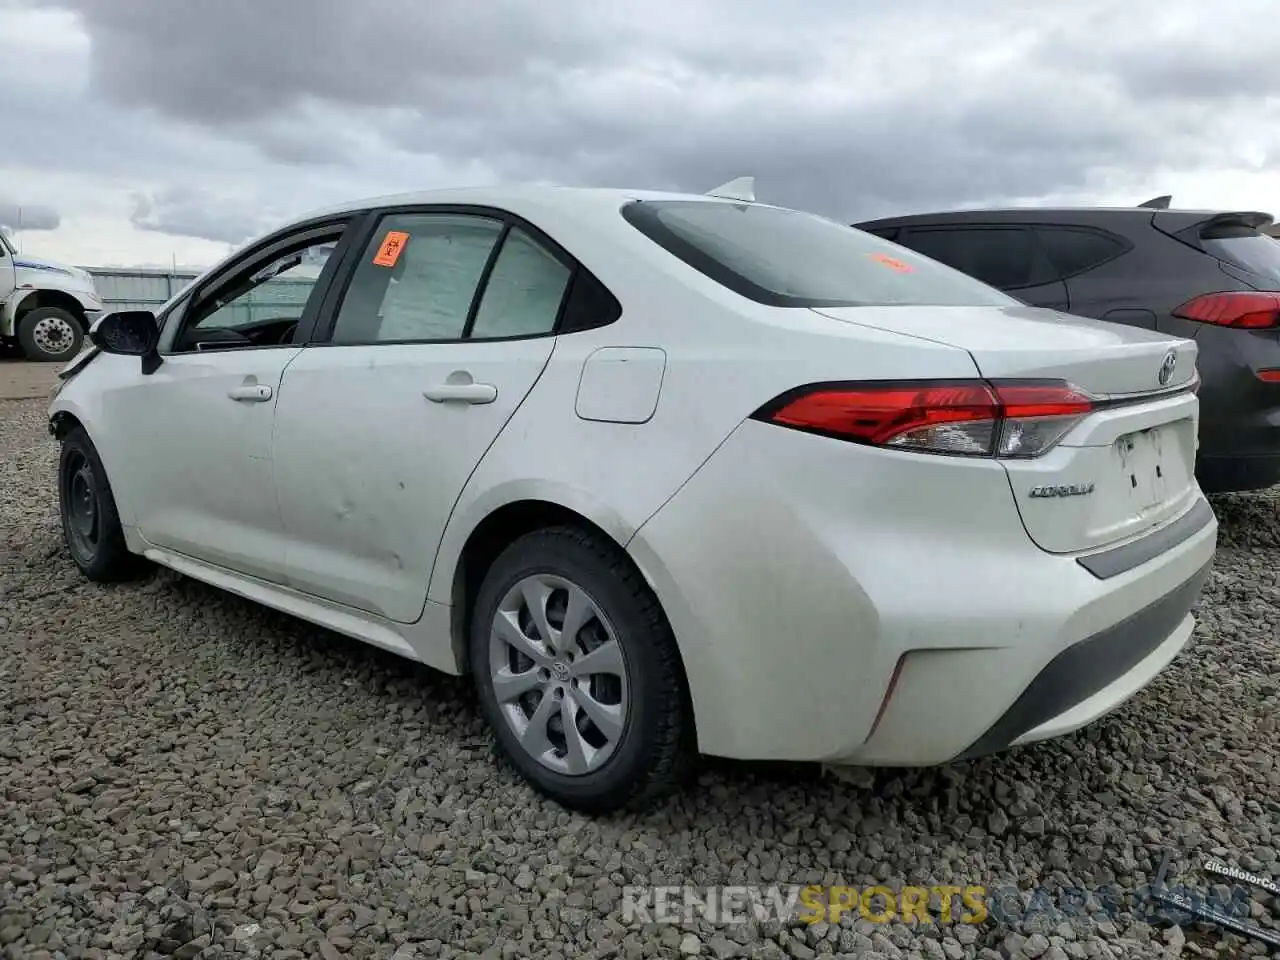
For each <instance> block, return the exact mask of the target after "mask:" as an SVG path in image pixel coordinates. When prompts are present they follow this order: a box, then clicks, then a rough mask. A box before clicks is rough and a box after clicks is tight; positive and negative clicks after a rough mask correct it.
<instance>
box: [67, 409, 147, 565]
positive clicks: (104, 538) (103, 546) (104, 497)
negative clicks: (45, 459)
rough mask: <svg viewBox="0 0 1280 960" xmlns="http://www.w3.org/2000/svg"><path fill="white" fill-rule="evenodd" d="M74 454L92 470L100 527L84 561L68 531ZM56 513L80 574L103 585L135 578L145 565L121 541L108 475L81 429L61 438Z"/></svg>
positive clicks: (76, 429) (74, 429) (118, 521)
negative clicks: (71, 467)
mask: <svg viewBox="0 0 1280 960" xmlns="http://www.w3.org/2000/svg"><path fill="white" fill-rule="evenodd" d="M76 454H78V455H79V456H82V457H83V458H84V459H85V460H86V461H88V463H89V466H90V468H91V469H92V470H93V494H94V497H95V498H96V501H97V503H96V507H97V511H98V524H99V535H98V544H97V550H95V551H94V555H93V556H92V557H91V558H89V559H87V560H86V559H85V558H83V557H81V556H79V554H78V553H77V552H76V550H75V548H74V547H73V546H72V534H71V529H70V524H71V514H70V511H69V504H68V495H69V485H70V477H69V476H68V469H67V468H68V461H69V460H70V459H71V457H72V456H73V455H76ZM58 514H59V519H60V520H61V523H62V536H63V539H64V541H65V543H66V546H67V552H68V553H69V554H70V555H71V559H72V561H73V562H74V563H75V565H76V567H77V568H79V570H80V572H81V573H83V574H84V575H85V576H86V577H88V578H89V579H90V580H95V581H104V582H105V581H113V580H121V579H125V578H128V577H131V576H134V575H136V574H137V573H138V572H139V571H140V570H141V569H142V568H143V567H144V566H145V565H144V563H143V561H142V558H140V557H138V556H136V555H135V554H133V553H130V552H129V548H128V546H127V545H126V543H125V539H124V529H123V527H122V526H121V524H120V514H119V513H118V511H117V510H116V501H115V496H114V495H113V494H112V492H111V484H110V483H109V482H108V480H107V472H106V470H105V469H104V468H103V466H102V459H101V458H100V457H99V456H98V451H97V448H95V447H94V445H93V442H92V441H91V440H90V439H89V436H88V434H86V433H85V432H84V429H83V428H82V427H75V428H73V429H72V430H71V432H70V433H68V434H67V435H66V436H65V437H64V438H63V440H62V446H61V450H60V451H59V453H58Z"/></svg>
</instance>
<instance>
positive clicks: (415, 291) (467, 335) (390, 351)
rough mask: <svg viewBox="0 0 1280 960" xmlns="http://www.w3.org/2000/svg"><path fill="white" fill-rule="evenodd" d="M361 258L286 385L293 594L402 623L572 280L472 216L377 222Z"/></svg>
mask: <svg viewBox="0 0 1280 960" xmlns="http://www.w3.org/2000/svg"><path fill="white" fill-rule="evenodd" d="M362 248H363V249H362V250H361V252H360V254H359V256H358V258H357V259H356V260H355V261H354V262H353V263H352V265H351V272H350V275H349V280H348V282H347V284H346V288H345V292H343V293H341V295H340V298H339V297H337V296H335V297H334V298H331V302H328V303H326V307H325V312H326V314H327V315H328V320H327V324H328V326H329V327H330V330H329V331H328V332H326V333H324V334H323V335H322V336H321V337H320V338H319V341H318V342H317V343H315V344H314V345H312V346H311V347H310V348H308V349H306V350H304V351H303V352H302V354H301V355H300V356H299V357H298V358H297V359H296V360H295V361H294V362H293V363H292V364H290V366H289V368H288V370H287V371H286V373H285V377H284V382H283V384H282V389H281V395H280V401H279V404H278V406H277V413H276V423H275V447H274V456H275V468H276V478H277V481H278V484H279V490H280V509H281V513H282V516H283V522H284V528H285V531H286V537H287V541H288V546H287V551H286V554H287V555H286V564H287V567H288V578H289V583H290V585H291V586H293V587H294V588H295V589H298V590H301V591H303V592H305V593H308V594H311V595H313V596H318V597H323V598H325V599H327V600H331V601H334V602H337V603H342V604H345V605H347V606H351V607H355V608H358V609H361V610H365V611H368V612H370V613H374V614H377V615H379V616H383V617H386V618H388V619H390V620H394V621H398V622H401V623H411V622H414V621H416V620H417V619H418V618H419V617H420V616H421V614H422V610H423V608H424V606H425V603H426V594H427V586H428V583H429V582H430V579H431V571H432V567H433V565H434V563H435V555H436V550H437V548H438V547H439V544H440V539H441V537H442V536H443V533H444V528H445V525H446V524H447V522H448V519H449V516H450V514H451V512H452V510H453V507H454V504H455V503H456V502H457V499H458V497H459V496H460V494H461V492H462V489H463V487H464V485H465V484H466V482H467V479H468V478H469V477H470V475H471V473H472V471H473V470H474V469H475V468H476V466H477V465H478V464H479V462H480V459H481V458H482V457H483V456H484V455H485V452H486V451H487V450H488V449H489V447H490V445H491V444H492V443H493V441H494V440H495V439H496V438H497V436H498V434H499V433H500V432H501V430H502V429H503V427H504V426H505V425H506V423H507V421H508V420H509V419H510V418H511V416H512V415H513V414H514V413H515V411H516V410H517V409H518V408H519V406H520V404H521V403H523V402H524V399H525V397H526V396H527V395H528V393H529V391H530V390H531V389H532V388H533V385H534V384H535V383H536V382H537V380H538V378H539V377H540V376H541V375H542V371H543V369H544V368H545V366H546V364H547V361H548V360H549V359H550V357H551V351H552V349H553V347H554V344H555V337H554V332H555V329H556V324H557V322H558V318H559V316H560V314H561V304H562V302H563V301H564V299H565V293H566V290H567V288H568V285H569V279H570V277H571V275H572V273H573V270H574V268H575V265H574V263H573V261H572V260H570V258H569V257H568V255H567V254H564V253H563V252H562V251H560V250H559V249H558V248H555V247H554V246H553V245H551V243H550V242H549V241H548V240H546V239H545V238H543V237H541V235H538V234H536V231H534V230H533V229H532V228H530V227H529V226H528V225H525V224H522V223H518V222H516V221H515V220H514V218H508V217H506V216H505V215H502V214H498V213H494V212H492V211H476V210H470V209H467V208H449V209H443V208H412V209H410V208H401V209H387V210H384V211H382V212H381V215H380V216H378V217H375V218H374V219H373V221H372V222H371V229H370V230H369V232H368V234H367V236H366V237H365V239H364V241H363V244H362ZM554 455H555V452H554V451H548V456H554Z"/></svg>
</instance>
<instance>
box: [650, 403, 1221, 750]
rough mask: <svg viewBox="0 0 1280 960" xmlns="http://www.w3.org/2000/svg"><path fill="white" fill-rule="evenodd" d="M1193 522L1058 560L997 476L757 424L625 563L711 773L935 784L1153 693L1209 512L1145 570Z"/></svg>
mask: <svg viewBox="0 0 1280 960" xmlns="http://www.w3.org/2000/svg"><path fill="white" fill-rule="evenodd" d="M1190 509H1191V511H1200V510H1201V508H1200V507H1199V506H1198V505H1194V506H1192V507H1191V508H1190ZM1181 520H1182V518H1176V519H1174V520H1173V521H1171V523H1169V524H1166V525H1164V526H1162V527H1161V528H1159V529H1157V530H1156V531H1154V532H1153V533H1149V534H1147V536H1146V537H1142V538H1138V539H1135V540H1134V541H1133V542H1132V543H1130V544H1124V545H1122V546H1120V547H1113V548H1111V549H1109V550H1106V551H1102V552H1100V553H1095V554H1093V555H1091V556H1088V557H1078V556H1076V555H1055V554H1050V553H1046V552H1045V551H1043V550H1041V549H1039V548H1038V547H1037V546H1035V544H1034V543H1032V542H1031V540H1030V539H1029V538H1028V536H1027V533H1026V530H1025V529H1024V528H1023V526H1022V523H1021V520H1020V518H1019V515H1018V511H1017V509H1016V507H1015V505H1014V503H1013V500H1012V495H1011V492H1010V489H1009V484H1008V481H1007V479H1006V478H1005V476H1004V475H1003V468H1002V467H1001V466H1000V465H999V463H997V462H995V461H985V462H980V461H959V460H952V461H948V463H947V464H945V465H939V464H938V462H937V461H936V460H935V459H934V458H931V457H924V456H919V455H915V454H911V453H898V452H890V451H883V450H874V449H870V448H865V447H859V446H857V445H854V444H846V443H842V442H841V441H838V440H826V439H823V438H815V437H812V436H808V435H805V434H801V433H798V432H795V431H788V430H785V429H782V428H778V427H773V426H769V425H766V424H760V423H755V422H748V423H747V424H744V425H743V426H742V427H741V428H739V430H738V431H737V432H736V433H735V434H734V435H733V436H731V437H730V438H729V439H728V440H727V441H726V442H725V444H724V445H723V446H722V447H721V448H720V449H719V451H717V453H716V454H715V455H714V456H713V457H712V458H711V459H710V460H709V461H708V462H707V463H706V464H705V465H704V466H703V467H702V469H701V470H699V471H698V473H697V474H695V475H694V477H692V478H691V479H690V480H689V482H688V483H686V484H685V486H684V487H683V488H682V489H681V490H680V491H679V492H678V493H677V494H676V495H675V496H674V497H673V498H672V499H671V500H670V501H669V502H668V503H667V504H666V505H665V506H664V507H663V508H662V510H660V511H659V512H658V513H657V514H656V515H655V516H654V517H653V518H652V519H651V520H650V521H649V522H648V523H646V524H645V525H644V526H643V527H642V528H641V529H640V531H639V532H638V533H637V535H636V537H635V538H634V539H633V540H632V542H631V544H630V545H629V547H628V549H629V551H630V553H631V555H632V556H633V557H634V558H635V560H636V562H637V563H638V565H639V566H640V568H641V570H642V571H643V572H644V573H645V575H646V577H647V578H648V580H649V582H650V583H651V584H652V585H653V587H654V589H655V591H656V592H657V594H658V597H659V599H660V600H661V602H662V605H663V608H664V610H665V611H666V613H667V615H668V618H669V619H670V621H671V624H672V627H673V629H674V630H675V633H676V637H677V640H678V642H679V645H680V652H681V655H682V658H683V661H684V666H685V671H686V675H687V677H688V679H689V686H690V693H691V695H692V698H693V704H694V713H695V723H696V727H697V731H698V741H699V747H700V749H701V750H702V751H703V752H704V753H709V754H715V755H719V756H728V757H735V758H741V759H784V760H802V761H822V762H826V763H832V764H859V765H892V766H924V765H933V764H938V763H946V762H948V761H950V760H952V759H954V758H956V757H958V756H961V755H964V754H966V753H967V752H968V751H971V750H977V751H978V752H982V751H987V750H998V749H1003V748H1004V747H1007V746H1010V745H1012V744H1014V743H1019V742H1027V741H1028V740H1032V739H1039V738H1041V737H1044V736H1054V735H1056V734H1057V733H1060V732H1066V731H1067V730H1069V729H1074V728H1075V727H1076V726H1080V725H1083V724H1084V723H1087V722H1089V720H1090V719H1092V718H1094V717H1096V716H1100V715H1101V714H1103V713H1105V712H1107V711H1108V710H1110V709H1113V708H1114V707H1115V706H1117V705H1119V704H1120V703H1122V702H1123V701H1124V700H1125V699H1127V698H1128V697H1129V696H1131V695H1132V694H1133V693H1135V692H1137V691H1138V690H1139V689H1141V688H1142V687H1143V686H1145V685H1146V683H1147V682H1149V681H1150V679H1151V678H1152V677H1154V676H1155V675H1156V673H1158V672H1159V670H1160V669H1162V668H1163V667H1164V666H1165V665H1166V664H1167V663H1168V662H1169V660H1170V659H1172V657H1173V656H1175V655H1176V653H1177V652H1178V650H1180V649H1182V647H1183V646H1184V645H1185V644H1186V642H1187V640H1188V638H1189V637H1190V635H1191V627H1192V620H1191V618H1190V616H1189V615H1188V614H1189V610H1190V608H1191V606H1192V604H1193V603H1194V602H1195V598H1196V596H1197V595H1198V593H1199V590H1200V587H1201V585H1202V584H1203V581H1204V577H1205V576H1206V575H1207V571H1208V565H1209V564H1210V562H1211V560H1212V557H1213V554H1214V551H1215V546H1216V540H1217V521H1216V519H1214V518H1213V516H1212V511H1209V512H1208V514H1207V515H1205V514H1204V513H1203V512H1201V513H1200V514H1199V518H1198V520H1195V519H1194V518H1193V522H1191V523H1189V524H1188V523H1184V524H1183V527H1182V529H1181V531H1180V532H1177V535H1175V536H1172V538H1171V539H1169V540H1166V541H1163V542H1161V543H1160V544H1158V546H1159V550H1158V551H1156V553H1155V555H1153V556H1144V555H1142V549H1143V548H1142V547H1141V546H1140V545H1141V544H1142V543H1143V541H1145V540H1146V539H1147V537H1153V536H1154V537H1157V538H1159V537H1163V536H1167V534H1166V531H1168V530H1170V529H1171V528H1173V527H1175V526H1176V525H1178V524H1179V523H1180V521H1181ZM1108 557H1109V559H1108V560H1107V563H1109V566H1106V565H1105V564H1104V565H1099V564H1098V563H1094V564H1093V565H1094V566H1095V567H1096V568H1097V569H1096V570H1090V569H1088V568H1087V567H1086V565H1085V564H1084V563H1082V562H1081V561H1082V560H1083V561H1086V562H1093V561H1098V560H1099V559H1100V558H1108ZM1099 571H1100V572H1099ZM1072 651H1074V652H1072ZM1094 660H1097V661H1099V662H1098V663H1096V664H1094V663H1093V661H1094ZM1042 677H1043V679H1041V678H1042ZM1033 686H1034V687H1035V691H1036V692H1035V693H1034V694H1032V695H1030V696H1031V697H1032V699H1035V698H1036V697H1043V698H1045V702H1044V704H1042V705H1038V706H1037V705H1035V704H1031V705H1029V704H1028V700H1026V699H1023V698H1024V696H1027V694H1026V691H1028V689H1029V688H1032V687H1033ZM1050 692H1051V694H1052V695H1051V696H1050Z"/></svg>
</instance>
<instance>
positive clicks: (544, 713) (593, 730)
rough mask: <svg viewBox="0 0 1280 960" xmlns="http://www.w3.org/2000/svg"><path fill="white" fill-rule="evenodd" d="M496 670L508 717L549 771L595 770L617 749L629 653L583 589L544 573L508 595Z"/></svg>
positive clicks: (496, 687)
mask: <svg viewBox="0 0 1280 960" xmlns="http://www.w3.org/2000/svg"><path fill="white" fill-rule="evenodd" d="M489 669H490V676H491V677H492V679H493V692H494V694H495V695H496V696H497V698H498V708H499V710H501V712H502V716H503V718H504V719H505V720H506V722H507V725H508V726H509V727H510V728H511V730H512V732H514V733H515V735H516V738H517V739H518V740H519V741H520V746H521V747H523V748H524V750H525V752H526V753H528V754H529V756H531V757H533V758H534V759H535V760H537V761H538V762H539V763H541V764H542V765H543V766H545V767H549V768H550V769H552V770H554V771H556V772H557V773H564V774H571V775H581V774H584V773H590V772H592V771H593V770H597V769H599V768H600V767H601V766H602V765H603V764H604V763H605V762H606V761H608V759H609V758H610V757H611V756H612V755H613V752H614V750H615V749H617V746H618V743H619V741H620V740H621V739H622V734H623V731H624V730H625V728H626V721H627V709H628V705H629V699H628V696H629V687H630V685H629V684H628V682H627V663H626V656H625V655H624V653H623V650H622V647H621V645H620V644H619V643H618V637H617V634H616V633H615V632H614V629H613V627H612V625H611V624H610V623H609V620H608V618H606V617H605V616H604V614H603V613H602V612H601V611H600V608H599V607H598V606H596V603H595V601H594V600H592V599H591V597H589V596H588V595H587V593H586V591H585V590H583V589H582V588H581V587H579V586H578V585H577V584H575V583H571V582H570V581H568V580H565V579H564V578H563V577H555V576H551V575H548V574H539V575H537V576H532V577H526V578H525V579H523V580H521V581H520V582H519V583H517V584H516V585H515V586H514V587H512V588H511V589H510V590H509V591H507V595H506V596H505V597H503V598H502V603H501V604H499V605H498V612H497V614H496V615H495V616H494V618H493V626H492V629H491V631H490V635H489Z"/></svg>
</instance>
